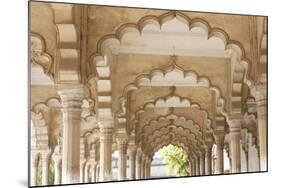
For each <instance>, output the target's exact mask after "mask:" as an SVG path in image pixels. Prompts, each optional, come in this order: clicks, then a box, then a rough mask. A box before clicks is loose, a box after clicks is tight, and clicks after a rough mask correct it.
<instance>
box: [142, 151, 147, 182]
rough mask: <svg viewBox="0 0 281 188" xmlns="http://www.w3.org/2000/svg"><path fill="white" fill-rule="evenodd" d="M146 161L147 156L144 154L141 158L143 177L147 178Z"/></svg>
mask: <svg viewBox="0 0 281 188" xmlns="http://www.w3.org/2000/svg"><path fill="white" fill-rule="evenodd" d="M145 161H146V156H145V155H144V154H143V156H142V160H141V179H145Z"/></svg>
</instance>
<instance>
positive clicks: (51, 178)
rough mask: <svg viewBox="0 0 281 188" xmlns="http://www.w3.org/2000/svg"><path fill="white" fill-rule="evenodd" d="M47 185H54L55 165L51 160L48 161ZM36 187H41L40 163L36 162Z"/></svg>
mask: <svg viewBox="0 0 281 188" xmlns="http://www.w3.org/2000/svg"><path fill="white" fill-rule="evenodd" d="M48 182H49V185H54V183H55V164H54V161H53V160H50V166H49V179H48ZM37 185H42V162H41V160H39V161H38V172H37Z"/></svg>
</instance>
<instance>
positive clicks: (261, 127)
mask: <svg viewBox="0 0 281 188" xmlns="http://www.w3.org/2000/svg"><path fill="white" fill-rule="evenodd" d="M256 104H257V116H258V121H257V122H258V145H259V158H260V165H259V166H260V170H261V171H267V122H266V119H267V109H266V108H267V102H266V98H265V97H258V98H256Z"/></svg>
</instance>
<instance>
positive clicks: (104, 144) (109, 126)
mask: <svg viewBox="0 0 281 188" xmlns="http://www.w3.org/2000/svg"><path fill="white" fill-rule="evenodd" d="M99 126H100V169H99V170H100V177H99V180H100V181H110V180H111V179H112V174H111V173H112V166H111V165H112V164H111V163H112V133H113V122H102V124H100V125H99Z"/></svg>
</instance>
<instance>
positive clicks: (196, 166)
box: [195, 155, 200, 176]
mask: <svg viewBox="0 0 281 188" xmlns="http://www.w3.org/2000/svg"><path fill="white" fill-rule="evenodd" d="M195 174H196V176H199V175H200V157H199V156H198V155H196V156H195Z"/></svg>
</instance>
